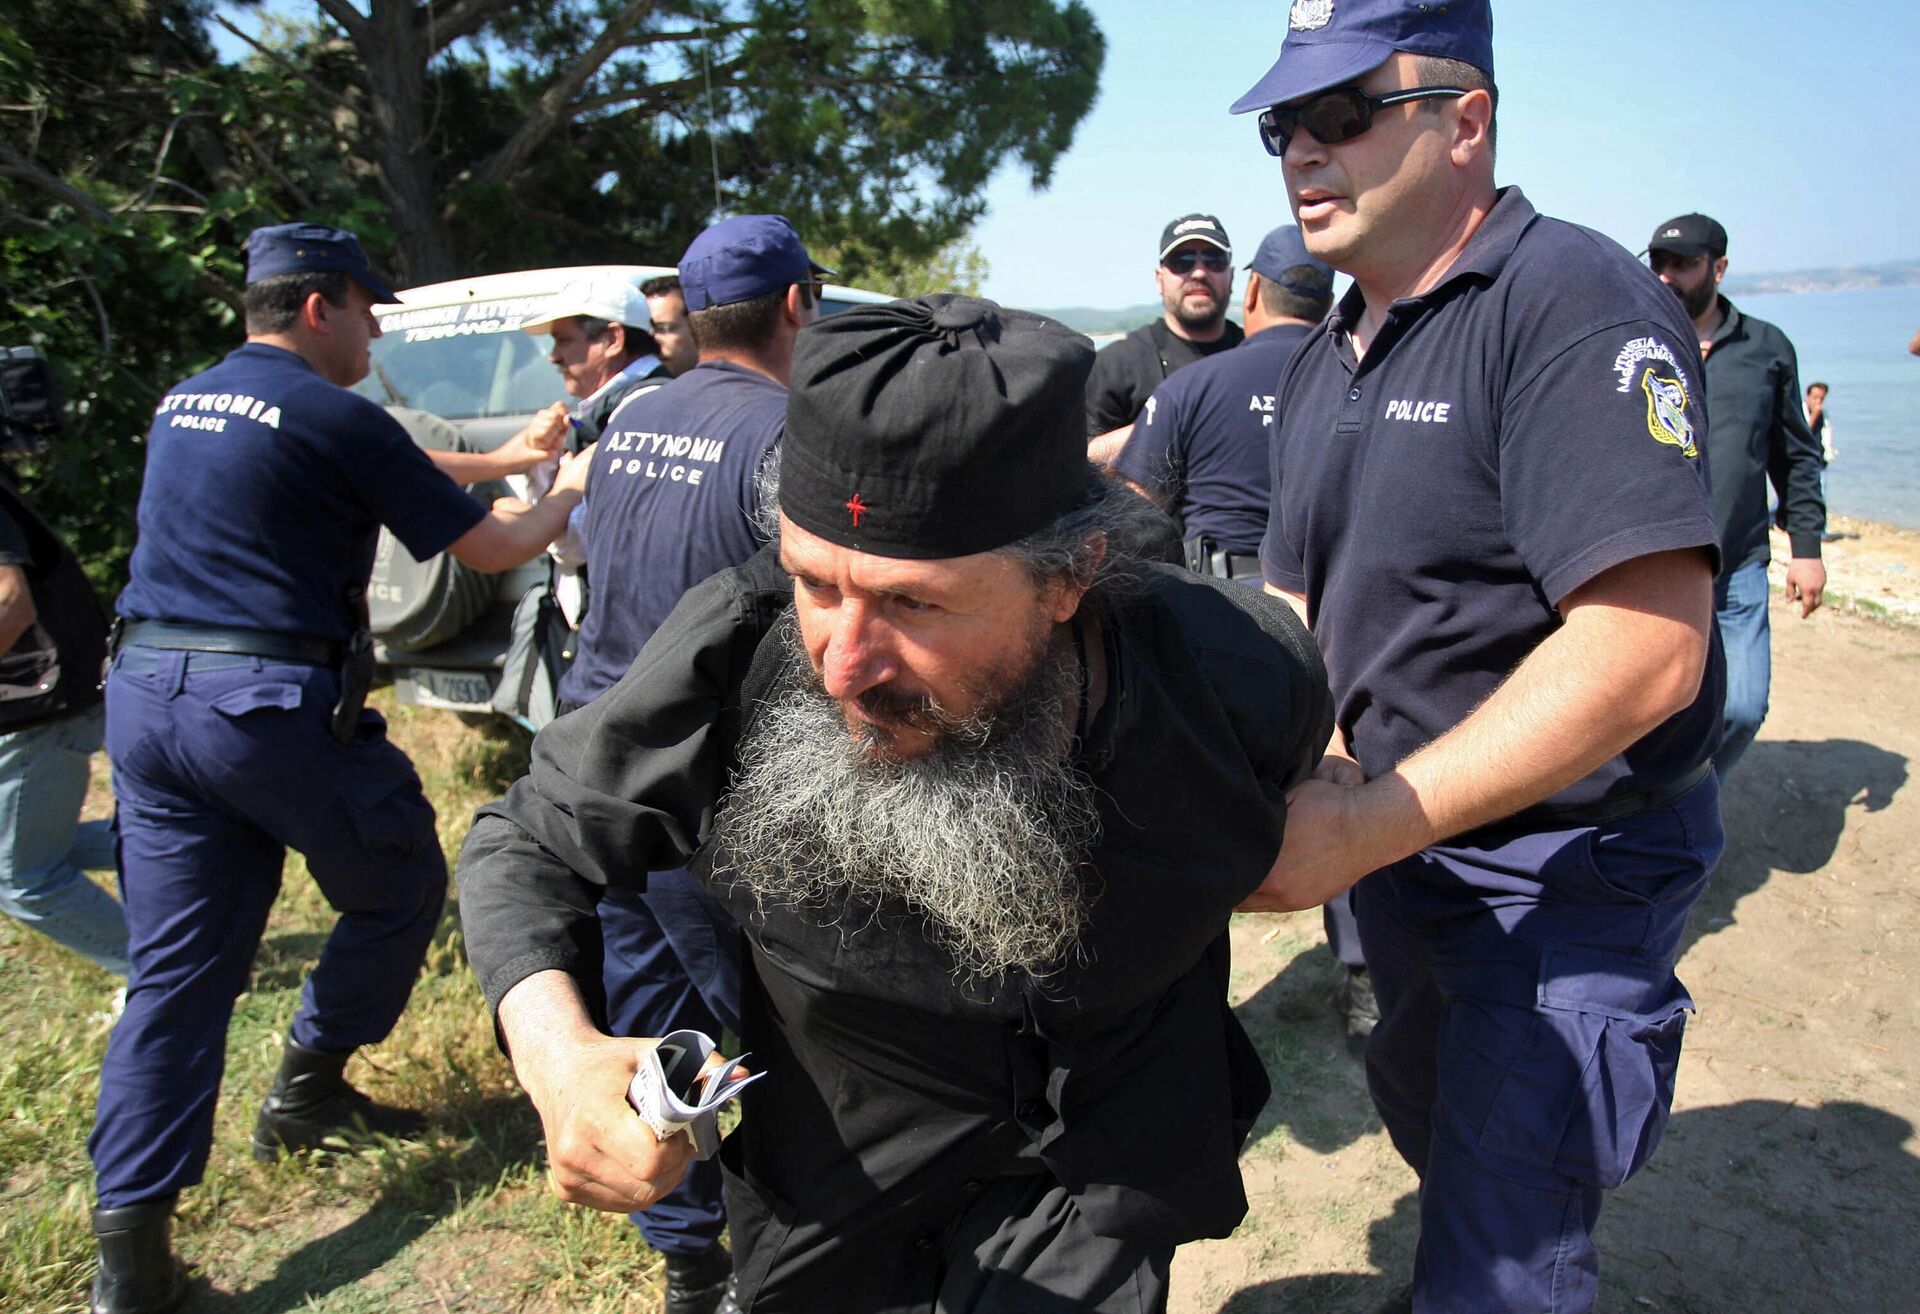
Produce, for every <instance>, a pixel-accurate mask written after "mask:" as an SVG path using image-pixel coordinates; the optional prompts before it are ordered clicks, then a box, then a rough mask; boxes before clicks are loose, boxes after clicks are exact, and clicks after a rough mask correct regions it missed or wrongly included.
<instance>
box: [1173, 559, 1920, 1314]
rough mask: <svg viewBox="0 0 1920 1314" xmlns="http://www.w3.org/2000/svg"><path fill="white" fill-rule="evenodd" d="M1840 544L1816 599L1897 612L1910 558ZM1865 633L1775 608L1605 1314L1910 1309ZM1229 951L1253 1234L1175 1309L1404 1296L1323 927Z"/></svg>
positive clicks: (1911, 746)
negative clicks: (1243, 1061) (1751, 727)
mask: <svg viewBox="0 0 1920 1314" xmlns="http://www.w3.org/2000/svg"><path fill="white" fill-rule="evenodd" d="M1841 528H1843V529H1849V528H1850V527H1849V526H1841ZM1864 528H1865V529H1866V530H1867V532H1869V533H1871V534H1872V535H1873V537H1874V541H1873V542H1872V543H1871V544H1868V545H1866V546H1867V547H1868V548H1870V549H1871V550H1870V551H1866V552H1863V551H1861V548H1862V545H1863V544H1862V540H1860V539H1854V540H1848V539H1841V540H1839V541H1838V542H1836V544H1834V545H1833V546H1834V548H1837V549H1840V550H1839V551H1834V550H1830V551H1829V572H1830V575H1831V576H1832V580H1833V584H1832V587H1834V588H1835V590H1836V593H1837V595H1838V596H1837V598H1836V601H1837V602H1845V601H1849V600H1858V599H1866V600H1869V601H1872V602H1874V603H1876V604H1877V605H1878V606H1879V607H1882V608H1884V612H1882V613H1880V614H1898V613H1899V612H1900V611H1904V610H1906V609H1907V607H1908V604H1910V603H1911V602H1912V601H1914V600H1916V591H1915V585H1916V579H1917V578H1920V536H1915V535H1903V534H1902V533H1900V531H1888V530H1885V529H1883V528H1881V527H1878V526H1866V527H1864ZM1850 547H1851V548H1852V549H1853V550H1852V551H1847V549H1848V548H1850ZM1903 553H1904V554H1905V555H1903ZM1859 562H1870V563H1871V565H1872V567H1873V569H1872V570H1867V569H1865V568H1863V567H1862V566H1861V565H1859V564H1855V563H1859ZM1909 569H1910V570H1911V571H1912V572H1913V574H1911V575H1909V574H1907V571H1908V570H1909ZM1882 589H1885V591H1884V592H1882V591H1881V590H1882ZM1777 596H1778V595H1777V594H1776V597H1777ZM1889 604H1891V605H1889ZM1863 614H1864V615H1863ZM1874 614H1875V609H1874V607H1872V606H1868V607H1858V606H1856V607H1855V609H1854V610H1853V611H1852V612H1851V613H1850V612H1849V611H1847V610H1844V609H1842V608H1841V607H1835V608H1834V609H1830V610H1825V611H1822V612H1819V613H1817V614H1816V615H1815V617H1814V618H1813V619H1811V620H1808V621H1806V622H1804V623H1803V622H1801V621H1800V620H1799V619H1798V618H1797V615H1796V614H1795V612H1793V611H1789V610H1788V609H1787V608H1786V607H1784V606H1782V605H1780V604H1778V603H1776V605H1775V607H1774V610H1773V613H1772V624H1773V654H1774V658H1773V660H1774V668H1773V703H1772V710H1771V713H1770V715H1769V717H1768V720H1767V723H1766V725H1765V727H1764V728H1763V729H1762V731H1761V734H1760V738H1759V740H1758V741H1757V742H1756V743H1755V745H1754V746H1753V748H1752V750H1751V751H1750V752H1749V753H1748V755H1747V757H1746V759H1745V760H1744V761H1743V762H1742V764H1741V766H1740V768H1739V769H1738V771H1737V772H1736V773H1735V774H1734V776H1733V777H1732V779H1731V780H1730V781H1729V782H1727V787H1726V792H1725V795H1724V796H1723V804H1724V809H1725V816H1726V824H1727V835H1728V846H1727V851H1726V855H1725V857H1724V858H1723V859H1722V860H1721V863H1720V866H1719V868H1718V870H1717V871H1716V872H1715V873H1714V876H1713V880H1712V884H1711V886H1710V887H1709V889H1708V891H1707V893H1706V894H1705V895H1704V896H1703V897H1702V899H1701V901H1700V903H1699V904H1698V905H1696V907H1695V909H1694V912H1693V917H1692V921H1691V924H1690V926H1689V929H1688V946H1687V948H1686V951H1685V956H1684V957H1683V958H1682V960H1681V963H1680V969H1679V970H1680V977H1681V979H1682V980H1683V981H1684V982H1685V983H1686V985H1687V986H1688V988H1689V989H1690V991H1691V992H1692V994H1693V996H1694V999H1695V1000H1696V1002H1697V1003H1698V1005H1699V1013H1698V1015H1697V1016H1696V1017H1695V1018H1694V1020H1693V1022H1692V1024H1691V1025H1690V1026H1689V1027H1688V1031H1687V1041H1686V1051H1685V1055H1684V1057H1683V1059H1682V1061H1681V1067H1680V1077H1679V1089H1678V1094H1677V1096H1676V1098H1675V1101H1674V1118H1673V1121H1672V1123H1671V1125H1670V1127H1669V1129H1668V1131H1667V1135H1666V1139H1665V1141H1664V1143H1663V1144H1662V1146H1661V1147H1660V1150H1659V1152H1658V1153H1657V1154H1656V1156H1655V1157H1654V1159H1653V1161H1652V1162H1651V1163H1650V1164H1649V1165H1648V1167H1647V1168H1646V1169H1645V1170H1644V1171H1643V1172H1641V1173H1640V1175H1639V1176H1637V1177H1636V1178H1635V1179H1634V1180H1633V1181H1631V1182H1629V1183H1628V1184H1627V1186H1626V1187H1625V1188H1623V1189H1622V1190H1620V1191H1618V1192H1616V1193H1615V1195H1614V1196H1613V1198H1612V1199H1611V1200H1610V1201H1609V1203H1608V1206H1607V1210H1606V1213H1605V1214H1604V1215H1603V1217H1602V1219H1601V1224H1600V1232H1599V1237H1600V1246H1601V1256H1602V1259H1601V1299H1600V1309H1601V1310H1602V1311H1603V1312H1606V1314H1628V1312H1629V1311H1641V1310H1667V1311H1684V1312H1685V1314H1722V1312H1725V1314H1736V1312H1739V1314H1757V1312H1772V1311H1779V1312H1781V1314H1786V1312H1787V1311H1801V1310H1822V1311H1861V1314H1868V1312H1871V1314H1887V1312H1889V1311H1901V1310H1915V1309H1920V1226H1916V1224H1915V1222H1914V1218H1915V1214H1916V1211H1920V1137H1916V1134H1915V1124H1916V1122H1920V1084H1917V1083H1916V1076H1920V1073H1916V1070H1915V1064H1916V1063H1917V1062H1920V962H1916V958H1915V948H1916V946H1920V882H1916V879H1915V868H1914V862H1913V857H1912V855H1913V854H1914V853H1915V852H1916V851H1917V850H1920V788H1916V787H1914V786H1911V785H1910V784H1909V783H1908V778H1907V777H1908V773H1909V769H1910V767H1909V764H1910V762H1911V761H1912V760H1913V759H1914V758H1915V757H1916V756H1920V629H1914V628H1910V627H1906V626H1900V625H1894V624H1888V623H1886V622H1885V621H1875V620H1872V619H1867V618H1864V617H1871V616H1872V615H1874ZM1234 936H1235V954H1236V960H1235V961H1236V975H1237V977H1238V978H1239V989H1240V996H1239V997H1240V999H1241V1000H1242V1001H1243V1002H1241V1003H1240V1005H1239V1007H1240V1013H1241V1017H1242V1019H1243V1020H1244V1021H1245V1022H1246V1023H1247V1024H1248V1026H1249V1029H1250V1030H1254V1031H1255V1032H1256V1040H1257V1042H1258V1043H1259V1044H1260V1046H1261V1048H1262V1051H1263V1052H1264V1053H1265V1055H1266V1056H1267V1060H1268V1065H1269V1069H1270V1071H1271V1073H1272V1075H1273V1079H1274V1099H1273V1101H1272V1103H1271V1105H1270V1106H1269V1108H1268V1111H1267V1115H1266V1117H1265V1119H1264V1120H1263V1122H1262V1123H1261V1125H1260V1127H1259V1128H1258V1129H1257V1130H1256V1132H1255V1136H1254V1141H1253V1143H1252V1144H1251V1146H1250V1147H1249V1149H1248V1151H1247V1153H1246V1155H1245V1159H1244V1164H1245V1170H1246V1177H1247V1185H1248V1195H1249V1198H1250V1199H1251V1200H1252V1202H1253V1208H1252V1212H1251V1214H1250V1215H1249V1217H1248V1219H1247V1221H1246V1222H1245V1223H1244V1224H1243V1225H1242V1226H1241V1228H1240V1231H1239V1232H1238V1233H1237V1234H1236V1235H1234V1236H1233V1237H1232V1238H1230V1239H1229V1240H1226V1241H1220V1242H1212V1243H1207V1244H1202V1245H1196V1246H1189V1247H1187V1248H1185V1249H1184V1250H1182V1251H1181V1253H1180V1255H1179V1257H1178V1258H1177V1259H1176V1261H1175V1264H1174V1270H1173V1271H1174V1298H1173V1309H1174V1311H1175V1314H1200V1312H1201V1311H1208V1312H1211V1311H1216V1310H1217V1311H1222V1312H1223V1314H1225V1312H1229V1311H1230V1312H1231V1314H1264V1312H1266V1311H1283V1310H1284V1311H1286V1312H1287V1314H1333V1312H1334V1311H1339V1312H1341V1314H1345V1312H1346V1311H1349V1310H1365V1309H1367V1308H1368V1307H1369V1306H1370V1305H1371V1304H1372V1303H1373V1302H1374V1301H1376V1300H1378V1299H1380V1298H1382V1297H1384V1296H1385V1295H1387V1294H1389V1293H1390V1292H1391V1291H1393V1290H1394V1289H1396V1288H1397V1287H1398V1286H1399V1285H1400V1284H1401V1283H1403V1282H1404V1281H1405V1280H1406V1278H1407V1276H1408V1275H1409V1274H1410V1272H1411V1264H1412V1254H1413V1244H1414V1238H1415V1231H1416V1226H1415V1217H1414V1213H1415V1209H1414V1195H1413V1191H1414V1185H1415V1183H1414V1178H1413V1175H1412V1173H1411V1172H1409V1171H1408V1170H1407V1169H1406V1167H1405V1166H1404V1165H1403V1164H1402V1163H1401V1162H1400V1160H1399V1159H1398V1158H1397V1156H1395V1154H1394V1153H1393V1150H1392V1148H1391V1147H1390V1146H1389V1144H1388V1143H1387V1139H1386V1134H1385V1133H1384V1132H1383V1131H1382V1130H1381V1128H1380V1124H1379V1121H1378V1120H1377V1119H1376V1118H1375V1117H1374V1116H1373V1111H1372V1108H1371V1106H1370V1104H1369V1103H1368V1100H1367V1095H1366V1088H1365V1082H1364V1080H1363V1078H1362V1076H1361V1072H1360V1065H1359V1064H1358V1062H1356V1061H1354V1060H1353V1059H1350V1058H1348V1057H1347V1056H1346V1053H1345V1051H1344V1049H1343V1048H1342V1047H1341V1044H1340V1040H1339V1037H1338V1035H1337V1034H1336V1031H1335V1027H1334V1023H1333V1016H1332V1012H1331V1008H1330V996H1329V990H1330V987H1331V984H1332V981H1333V979H1334V971H1335V969H1334V965H1333V960H1332V958H1331V956H1330V955H1329V954H1328V953H1327V951H1326V949H1325V946H1324V943H1323V941H1322V937H1321V932H1320V923H1319V915H1318V914H1317V913H1306V914H1293V915H1291V916H1287V917H1268V918H1259V917H1256V918H1242V919H1240V920H1239V923H1238V925H1237V926H1236V928H1235V931H1234Z"/></svg>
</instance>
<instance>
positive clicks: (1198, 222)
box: [1160, 214, 1233, 260]
mask: <svg viewBox="0 0 1920 1314" xmlns="http://www.w3.org/2000/svg"><path fill="white" fill-rule="evenodd" d="M1182 242H1206V243H1208V244H1210V245H1212V246H1217V247H1219V248H1220V249H1221V250H1222V251H1225V252H1226V253H1227V254H1228V255H1232V254H1233V242H1232V241H1231V240H1229V239H1228V237H1227V230H1226V229H1224V228H1222V227H1221V226H1220V221H1219V220H1218V219H1215V218H1214V217H1213V216H1212V215H1210V214H1183V215H1181V216H1180V217H1179V218H1178V219H1175V220H1174V221H1173V222H1172V223H1170V224H1168V225H1167V226H1166V227H1165V228H1162V229H1161V230H1160V258H1161V259H1162V260H1165V259H1166V258H1167V252H1169V251H1171V250H1173V248H1174V247H1176V246H1179V245H1180V244H1181V243H1182Z"/></svg>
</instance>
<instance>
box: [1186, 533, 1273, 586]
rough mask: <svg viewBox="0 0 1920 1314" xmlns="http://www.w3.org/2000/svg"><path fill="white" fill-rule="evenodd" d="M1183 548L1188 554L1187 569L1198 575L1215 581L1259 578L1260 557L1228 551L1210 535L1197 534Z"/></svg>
mask: <svg viewBox="0 0 1920 1314" xmlns="http://www.w3.org/2000/svg"><path fill="white" fill-rule="evenodd" d="M1181 546H1182V548H1183V549H1184V550H1185V553H1186V561H1187V569H1188V570H1191V571H1192V572H1193V573H1194V574H1196V575H1207V576H1210V577H1211V578H1213V579H1257V578H1259V575H1260V559H1259V558H1258V557H1255V556H1249V555H1246V554H1243V553H1238V552H1231V551H1228V550H1227V549H1226V548H1224V547H1221V546H1220V544H1219V543H1218V542H1216V541H1215V540H1214V539H1213V538H1212V537H1210V536H1209V535H1206V534H1195V535H1194V536H1193V537H1192V538H1190V539H1187V540H1186V541H1185V542H1184V543H1183V544H1181Z"/></svg>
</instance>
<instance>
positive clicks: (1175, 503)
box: [1113, 324, 1312, 556]
mask: <svg viewBox="0 0 1920 1314" xmlns="http://www.w3.org/2000/svg"><path fill="white" fill-rule="evenodd" d="M1311 331H1312V330H1311V329H1310V328H1309V327H1308V326H1307V325H1305V324H1276V325H1274V326H1273V327H1271V328H1268V329H1264V330H1262V331H1261V332H1259V333H1256V334H1254V335H1253V336H1252V337H1250V338H1248V339H1247V340H1246V341H1244V342H1242V343H1241V344H1240V345H1239V346H1237V347H1235V348H1234V349H1233V350H1232V351H1223V352H1221V353H1220V354H1219V355H1217V356H1209V357H1207V358H1206V359H1205V360H1203V361H1200V362H1198V363H1196V364H1193V365H1189V366H1188V367H1187V368H1186V369H1183V370H1181V371H1180V372H1179V373H1178V374H1175V375H1173V376H1172V377H1171V378H1169V379H1168V380H1167V381H1166V382H1165V383H1163V384H1161V385H1160V386H1159V387H1158V388H1156V389H1154V393H1153V395H1152V396H1151V397H1149V398H1147V404H1146V405H1145V406H1144V407H1142V408H1141V411H1140V415H1139V418H1137V419H1135V420H1134V422H1133V436H1132V437H1130V438H1128V439H1127V445H1126V446H1125V447H1123V448H1121V449H1120V455H1119V457H1118V459H1116V460H1115V461H1114V463H1113V468H1114V470H1115V471H1116V472H1118V473H1119V474H1120V475H1121V477H1123V478H1125V479H1129V480H1131V481H1133V482H1134V483H1136V484H1139V485H1140V486H1141V487H1142V488H1148V489H1152V490H1153V491H1154V492H1156V493H1159V494H1162V495H1163V496H1164V497H1165V498H1166V499H1167V502H1166V505H1167V509H1168V510H1169V511H1172V512H1173V513H1174V514H1176V515H1178V516H1179V517H1180V521H1181V524H1182V525H1183V526H1184V530H1183V532H1184V533H1185V535H1186V537H1187V538H1190V539H1191V538H1196V537H1198V536H1200V535H1202V534H1205V535H1206V536H1207V537H1208V538H1210V539H1212V540H1213V541H1214V542H1215V543H1217V544H1219V545H1220V546H1221V547H1223V548H1225V549H1226V550H1227V551H1228V552H1238V553H1244V554H1245V555H1248V556H1251V555H1253V554H1254V553H1255V552H1258V551H1259V550H1260V539H1261V537H1262V536H1263V535H1264V534H1265V533H1266V532H1267V506H1268V503H1269V502H1270V501H1271V487H1270V484H1269V478H1268V462H1267V439H1268V437H1269V435H1270V434H1271V433H1272V431H1273V389H1274V386H1275V385H1276V384H1277V383H1278V382H1279V379H1280V371H1281V369H1282V368H1284V367H1285V365H1286V363H1287V357H1289V356H1291V355H1292V354H1293V352H1294V349H1295V348H1296V347H1298V346H1299V345H1300V343H1301V342H1302V341H1303V340H1305V338H1306V336H1307V334H1308V333H1309V332H1311Z"/></svg>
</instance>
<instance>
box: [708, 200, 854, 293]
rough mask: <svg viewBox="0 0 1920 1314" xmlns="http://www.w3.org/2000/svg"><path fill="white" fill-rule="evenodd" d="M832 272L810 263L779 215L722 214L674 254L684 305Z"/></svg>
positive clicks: (777, 288) (780, 286)
mask: <svg viewBox="0 0 1920 1314" xmlns="http://www.w3.org/2000/svg"><path fill="white" fill-rule="evenodd" d="M832 273H833V271H832V270H831V269H828V268H826V267H824V266H822V265H817V264H815V263H814V261H813V257H812V256H810V255H808V254H807V248H806V247H804V246H802V245H801V244H800V234H798V233H796V232H794V231H793V225H792V224H790V223H788V222H787V221H786V220H785V219H783V218H781V217H780V216H779V215H777V214H742V215H735V216H734V217H733V218H731V219H722V220H721V221H720V222H719V223H717V224H714V225H712V226H711V227H709V228H708V229H707V230H706V231H705V232H703V233H701V234H700V236H698V237H696V238H694V239H693V241H692V243H690V244H689V245H688V247H687V251H686V254H685V255H683V256H681V257H680V292H681V295H682V296H684V297H685V298H686V302H687V309H688V310H706V309H708V308H709V307H712V306H730V305H732V304H733V303H734V302H736V301H751V300H753V299H754V298H755V297H763V296H765V295H767V294H768V293H769V292H780V291H784V290H785V289H786V288H787V287H788V286H789V285H791V284H794V283H805V282H808V281H810V280H812V279H814V278H817V277H819V276H820V275H822V274H826V275H831V274H832Z"/></svg>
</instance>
